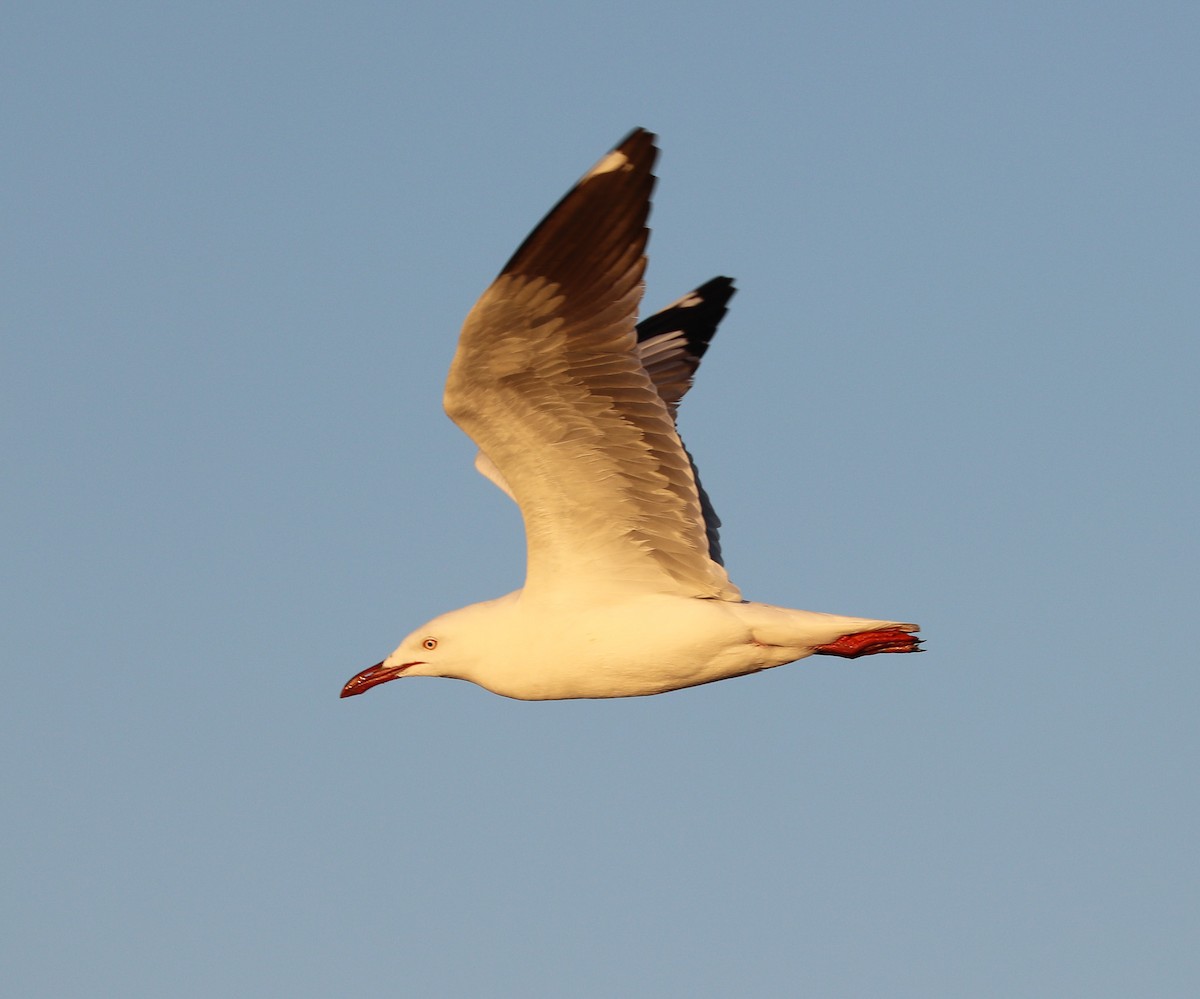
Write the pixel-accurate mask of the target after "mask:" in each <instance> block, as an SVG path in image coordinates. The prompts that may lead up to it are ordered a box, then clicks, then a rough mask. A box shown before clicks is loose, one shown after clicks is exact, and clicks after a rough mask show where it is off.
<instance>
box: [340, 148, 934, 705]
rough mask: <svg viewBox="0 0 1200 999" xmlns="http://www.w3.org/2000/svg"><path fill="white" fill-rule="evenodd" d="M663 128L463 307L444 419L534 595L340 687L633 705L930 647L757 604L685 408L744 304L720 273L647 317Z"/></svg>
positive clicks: (445, 627)
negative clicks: (730, 546)
mask: <svg viewBox="0 0 1200 999" xmlns="http://www.w3.org/2000/svg"><path fill="white" fill-rule="evenodd" d="M656 155H657V151H656V149H655V147H654V137H653V136H652V135H651V134H650V133H648V132H646V131H644V130H641V129H638V130H636V131H634V132H633V133H631V134H630V136H629V137H628V138H626V139H625V140H624V141H623V142H622V143H621V144H620V145H619V146H618V147H617V148H616V149H614V150H613V151H612V152H611V153H609V154H608V155H607V156H606V157H604V158H603V159H602V160H601V161H600V163H599V164H597V166H595V167H593V169H592V170H591V171H590V172H589V173H587V174H586V175H585V176H584V177H583V179H582V180H580V182H579V183H578V184H577V185H576V186H575V187H574V188H573V189H572V190H571V191H570V192H569V193H568V194H567V196H566V197H564V198H563V199H562V200H561V201H560V202H559V203H558V205H556V206H555V208H554V209H552V210H551V212H550V213H549V215H547V216H546V218H545V219H544V220H543V221H542V223H541V224H540V225H539V226H538V227H537V228H536V229H535V230H534V231H533V232H532V233H531V234H530V236H529V237H528V238H527V239H526V240H525V242H524V243H523V244H522V245H521V247H520V248H519V249H518V250H517V252H516V253H515V254H514V255H513V257H512V259H511V260H510V261H509V262H508V264H506V265H505V267H504V269H503V270H502V271H501V273H500V276H499V277H498V278H497V279H496V280H495V281H494V282H493V283H492V285H491V287H489V288H488V289H487V291H486V292H484V294H483V296H482V297H481V298H480V300H479V301H478V302H477V303H476V305H475V307H474V308H473V309H472V310H471V312H470V314H469V315H468V316H467V320H466V323H465V324H464V326H463V330H462V334H461V336H460V338H459V344H458V351H457V353H456V354H455V357H454V362H453V364H452V365H451V368H450V375H449V378H448V380H447V382H446V393H445V406H446V412H447V413H448V414H449V415H450V417H451V418H452V419H453V420H454V421H455V423H457V424H458V425H459V426H460V427H461V428H462V429H463V431H465V432H466V433H467V434H468V435H469V436H470V437H471V438H472V439H473V440H474V441H475V443H476V444H477V445H478V446H479V452H480V453H479V456H478V457H477V459H476V466H477V467H478V468H479V470H480V471H481V472H482V473H483V474H484V475H486V476H487V477H488V478H490V479H491V480H492V481H494V482H495V483H496V484H497V485H498V486H499V487H500V488H501V489H503V490H504V491H505V492H507V493H508V494H509V495H510V496H511V497H513V499H514V500H515V501H516V502H517V504H518V505H519V506H520V508H521V514H522V516H523V518H524V521H525V534H526V542H527V569H526V580H525V586H524V588H523V589H521V590H518V591H517V592H515V593H511V594H509V595H508V596H505V597H501V598H499V599H498V600H492V601H487V602H484V603H480V604H473V605H471V606H469V607H465V608H462V609H461V610H457V611H452V612H451V613H449V614H444V615H442V616H441V617H438V618H435V619H434V620H433V621H431V622H429V623H428V624H426V625H424V626H422V627H421V628H419V629H418V630H417V631H415V632H413V633H412V634H411V635H410V636H409V637H408V638H406V639H405V640H404V642H402V643H401V645H400V646H399V648H397V649H396V651H395V652H393V653H392V655H390V656H389V657H388V658H387V659H385V660H383V662H381V663H378V664H376V665H375V666H372V667H370V668H369V669H367V670H364V671H362V672H361V673H359V674H358V675H357V676H355V677H354V678H353V679H351V680H350V681H349V682H348V683H347V684H346V685H345V687H344V688H343V691H342V696H343V697H346V696H350V695H352V694H358V693H362V692H363V691H365V690H367V689H369V688H370V687H373V686H376V685H377V684H379V683H383V682H385V681H387V680H391V679H395V678H397V677H400V676H447V677H455V678H458V679H463V680H470V681H472V682H474V683H477V684H479V685H480V686H483V687H486V688H487V689H489V690H492V691H495V692H496V693H498V694H504V695H506V696H509V697H518V698H524V699H535V700H536V699H549V698H570V697H627V696H635V695H641V694H655V693H661V692H663V691H667V690H673V689H677V688H680V687H687V686H692V685H695V684H699V683H708V682H710V681H713V680H720V679H724V678H726V677H731V676H738V675H741V674H744V673H751V672H755V671H758V670H761V669H767V668H770V667H772V666H779V665H782V664H784V663H788V662H793V661H795V660H796V659H800V658H803V657H804V656H807V655H811V654H813V653H814V652H816V653H828V654H834V655H843V656H848V657H853V656H858V655H866V654H870V653H874V652H912V651H917V650H918V640H917V639H916V638H915V637H914V636H913V634H912V633H913V632H915V631H916V630H917V626H916V625H913V624H906V623H903V622H896V621H880V620H871V619H865V618H852V617H841V616H837V615H829V614H817V613H814V612H811V611H800V610H788V609H786V608H780V607H772V606H769V605H766V604H756V603H751V602H746V601H743V600H742V598H741V594H740V593H739V591H738V589H737V587H736V586H734V585H733V583H732V582H730V580H729V577H728V575H727V574H726V572H725V569H724V567H723V565H722V563H721V558H720V549H719V545H718V540H717V527H718V525H719V522H718V521H717V519H716V516H715V514H714V513H713V511H712V507H711V505H710V504H709V503H708V500H707V497H706V496H705V495H704V492H703V489H702V488H701V487H700V485H699V481H698V478H697V475H696V471H695V466H694V464H693V463H692V461H691V457H690V455H689V454H688V452H687V451H686V450H685V448H684V447H683V443H682V442H681V441H680V439H679V434H678V433H677V431H676V429H675V419H674V417H675V410H676V407H677V406H678V403H679V400H680V399H681V398H682V396H683V395H684V393H686V391H687V389H688V387H689V386H690V385H691V381H692V376H693V375H694V374H695V371H696V367H697V365H698V364H699V360H700V356H701V355H702V354H703V353H704V350H705V348H706V346H707V343H708V340H709V338H710V337H711V336H712V334H713V332H714V331H715V328H716V324H717V322H719V320H720V318H721V316H723V315H724V312H725V303H726V302H727V301H728V299H729V297H730V296H731V295H732V294H733V287H732V282H730V281H729V280H728V279H727V278H717V279H714V280H713V281H710V282H708V284H706V285H703V286H701V287H700V288H698V289H696V290H695V291H694V292H692V293H690V294H689V295H687V296H685V297H684V298H682V299H680V300H679V301H678V302H676V303H674V304H673V305H672V306H669V307H668V308H667V309H665V310H664V311H663V312H661V313H658V314H657V315H655V316H652V317H650V319H648V320H646V321H645V322H644V323H642V325H641V326H637V325H636V317H637V310H638V305H639V303H640V301H641V297H642V276H643V272H644V270H645V264H646V258H645V247H646V240H647V235H648V231H647V229H646V219H647V216H648V214H649V207H650V192H651V189H652V188H653V185H654V175H653V173H652V168H653V164H654V160H655V158H656Z"/></svg>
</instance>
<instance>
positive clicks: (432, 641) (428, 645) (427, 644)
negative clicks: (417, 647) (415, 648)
mask: <svg viewBox="0 0 1200 999" xmlns="http://www.w3.org/2000/svg"><path fill="white" fill-rule="evenodd" d="M421 648H423V649H424V650H425V651H426V652H432V651H433V650H434V649H436V648H437V639H436V638H427V639H425V641H423V642H422V643H421Z"/></svg>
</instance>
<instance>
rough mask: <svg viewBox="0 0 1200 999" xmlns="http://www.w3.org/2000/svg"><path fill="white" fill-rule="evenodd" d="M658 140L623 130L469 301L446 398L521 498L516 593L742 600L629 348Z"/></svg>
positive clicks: (683, 457) (668, 422) (666, 418)
mask: <svg viewBox="0 0 1200 999" xmlns="http://www.w3.org/2000/svg"><path fill="white" fill-rule="evenodd" d="M656 155H657V151H656V149H655V148H654V137H653V136H652V135H651V134H650V133H649V132H646V131H643V130H641V129H639V130H637V131H635V132H633V133H632V134H631V135H630V136H629V137H628V138H627V139H625V141H624V142H622V143H621V144H620V145H619V146H618V147H617V148H616V149H614V150H613V151H612V152H611V153H609V154H608V155H607V156H606V157H605V158H604V159H602V160H601V161H600V162H599V163H598V164H597V165H596V166H595V167H593V168H592V170H591V171H590V172H589V173H588V174H586V175H585V176H584V178H583V179H582V180H581V181H580V182H579V183H578V184H577V185H576V186H575V187H574V188H573V189H572V190H571V191H570V192H569V193H568V194H567V195H566V197H564V198H563V199H562V200H561V201H560V202H559V203H558V204H557V205H556V206H555V207H554V208H553V209H552V210H551V211H550V213H549V214H548V215H547V216H546V218H545V219H544V220H543V221H542V223H541V224H540V225H539V226H538V227H537V228H536V229H535V230H534V231H533V232H532V233H531V234H530V235H529V237H528V238H527V239H526V240H525V242H524V243H522V245H521V247H520V248H519V249H518V250H517V252H516V253H515V254H514V255H513V257H512V259H511V260H509V262H508V263H507V264H506V265H505V267H504V269H503V270H502V271H501V273H500V276H499V277H498V278H497V279H496V280H495V281H494V282H493V284H492V285H491V287H490V288H488V290H487V291H486V292H484V294H483V296H482V297H481V298H480V300H479V302H478V303H476V305H475V307H474V308H473V309H472V310H471V313H470V315H468V317H467V320H466V323H465V324H464V326H463V331H462V335H461V336H460V338H459V344H458V351H457V353H456V354H455V357H454V363H453V364H452V365H451V368H450V376H449V378H448V380H447V383H446V397H445V404H446V412H447V413H449V414H450V417H451V418H452V419H453V420H454V421H455V422H456V423H457V424H458V425H459V426H460V427H461V428H462V429H463V430H464V431H465V432H466V433H467V434H468V435H469V436H470V437H471V438H472V439H473V440H474V441H475V443H476V444H478V445H479V448H480V450H481V451H482V452H483V453H484V454H485V455H486V456H487V458H488V460H489V461H490V462H491V463H492V464H493V465H494V467H495V468H496V470H497V471H498V473H499V476H500V479H501V481H503V482H504V483H506V484H507V486H508V491H510V493H511V495H512V496H513V497H514V498H515V499H516V501H517V503H518V505H519V506H520V507H521V513H522V515H523V517H524V519H525V533H526V541H527V545H528V568H527V578H526V587H525V588H526V592H527V593H546V594H549V593H552V592H555V591H561V590H563V589H569V588H571V587H573V586H580V585H581V586H585V587H586V588H588V589H589V590H593V591H594V590H597V589H603V588H606V587H614V588H626V587H628V586H637V587H638V588H640V589H644V590H658V591H660V592H669V593H680V594H686V595H689V596H700V597H720V598H724V599H730V600H738V599H740V594H739V593H738V591H737V588H736V587H734V586H733V584H732V583H731V582H730V581H729V578H728V576H727V575H726V574H725V570H724V569H723V568H722V567H721V566H720V564H719V563H717V562H715V561H714V560H713V559H712V558H710V557H709V554H708V551H709V544H708V539H707V535H706V525H705V519H704V514H703V510H702V507H701V502H700V497H699V493H698V490H697V486H696V480H695V475H694V472H693V469H692V465H691V462H690V460H689V458H688V455H687V453H686V451H685V450H684V448H683V445H682V443H681V442H680V440H679V435H678V434H677V433H676V430H675V424H674V420H673V419H672V413H671V411H670V409H669V408H668V404H667V402H665V401H664V397H662V396H660V394H659V392H658V390H656V388H655V385H654V382H653V381H652V380H651V376H650V374H649V373H648V371H647V368H646V367H645V366H644V365H643V363H642V361H641V359H640V357H639V354H638V349H637V335H636V332H635V326H634V321H635V316H636V313H637V306H638V303H639V301H640V299H641V295H642V274H643V272H644V270H645V263H646V261H645V247H646V239H647V236H648V232H647V229H646V218H647V216H648V214H649V209H650V192H651V189H652V188H653V185H654V175H653V173H652V168H653V165H654V160H655V158H656ZM710 335H711V334H710ZM692 370H693V371H694V366H693V369H692ZM684 391H686V386H685V387H684ZM679 395H682V392H679ZM675 401H676V402H677V401H678V399H677V398H676V400H675Z"/></svg>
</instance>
